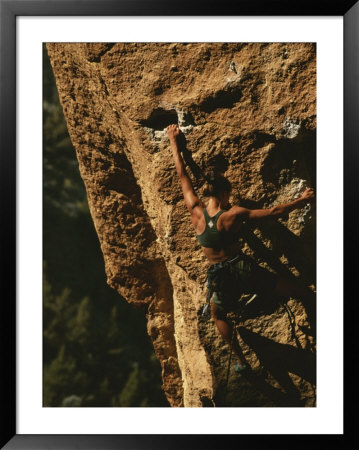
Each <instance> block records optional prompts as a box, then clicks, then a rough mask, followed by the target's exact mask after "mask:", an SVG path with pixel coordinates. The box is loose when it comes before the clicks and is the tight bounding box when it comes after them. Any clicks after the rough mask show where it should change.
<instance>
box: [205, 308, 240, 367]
mask: <svg viewBox="0 0 359 450" xmlns="http://www.w3.org/2000/svg"><path fill="white" fill-rule="evenodd" d="M211 311H212V318H213V320H214V322H215V324H216V326H217V328H218V331H219V332H220V334H221V336H222V337H223V338H224V340H225V341H226V342H227V344H228V345H229V346H232V349H233V351H234V353H235V354H236V356H237V358H238V360H239V364H241V365H242V364H245V358H244V355H243V352H242V349H241V347H240V345H239V342H238V338H237V333H236V331H235V330H234V329H233V326H232V325H231V324H229V323H228V321H227V319H226V316H225V313H223V312H222V311H221V310H220V308H218V306H216V305H215V304H214V303H213V302H211ZM232 333H234V336H233V341H232Z"/></svg>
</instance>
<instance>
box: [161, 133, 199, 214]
mask: <svg viewBox="0 0 359 450" xmlns="http://www.w3.org/2000/svg"><path fill="white" fill-rule="evenodd" d="M179 133H180V130H179V128H178V125H169V126H168V127H167V134H168V137H169V140H170V143H171V148H172V154H173V159H174V162H175V166H176V171H177V174H178V176H179V179H180V182H181V186H182V192H183V197H184V200H185V203H186V206H187V208H188V210H189V212H190V213H191V214H192V213H193V211H194V208H195V206H198V205H200V200H199V198H198V197H197V195H196V193H195V191H194V189H193V185H192V181H191V179H190V177H189V176H188V173H187V171H186V168H185V165H184V162H183V159H182V156H181V155H180V151H179V148H178V141H177V137H178V135H179Z"/></svg>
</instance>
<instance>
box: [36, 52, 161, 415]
mask: <svg viewBox="0 0 359 450" xmlns="http://www.w3.org/2000/svg"><path fill="white" fill-rule="evenodd" d="M43 62H44V65H43V67H44V72H43V75H44V78H43V80H44V101H43V105H44V116H43V117H44V122H43V125H44V128H43V130H44V136H43V137H44V140H43V142H44V147H43V156H44V157H43V180H44V185H43V194H44V195H43V199H44V200H43V224H44V225H43V244H44V246H43V258H44V267H43V363H44V370H43V404H44V406H96V407H98V406H103V407H108V406H117V407H118V406H169V405H168V402H167V400H166V398H165V396H164V393H163V391H162V389H161V382H162V381H161V376H160V371H161V368H160V365H159V363H158V361H157V359H156V358H155V356H154V352H153V346H152V342H151V340H150V338H149V336H148V335H147V332H146V320H145V315H144V312H143V311H141V310H138V309H136V308H134V307H133V306H131V305H129V304H128V303H127V302H126V301H125V300H124V299H123V298H121V296H119V295H118V294H117V293H116V292H114V291H113V290H112V289H111V288H109V287H108V286H107V284H106V277H105V273H104V262H103V256H102V253H101V250H100V246H99V242H98V238H97V235H96V233H95V229H94V226H93V222H92V219H91V217H90V213H89V208H88V205H87V196H86V191H85V188H84V185H83V182H82V179H81V177H80V174H79V169H78V164H77V160H76V156H75V150H74V149H73V147H72V145H71V141H70V139H69V136H68V134H67V129H66V123H65V120H64V117H63V114H62V109H61V106H60V104H59V101H58V95H57V91H56V85H55V82H54V77H53V74H52V69H51V66H50V63H49V59H48V56H47V53H46V49H45V47H44V58H43Z"/></svg>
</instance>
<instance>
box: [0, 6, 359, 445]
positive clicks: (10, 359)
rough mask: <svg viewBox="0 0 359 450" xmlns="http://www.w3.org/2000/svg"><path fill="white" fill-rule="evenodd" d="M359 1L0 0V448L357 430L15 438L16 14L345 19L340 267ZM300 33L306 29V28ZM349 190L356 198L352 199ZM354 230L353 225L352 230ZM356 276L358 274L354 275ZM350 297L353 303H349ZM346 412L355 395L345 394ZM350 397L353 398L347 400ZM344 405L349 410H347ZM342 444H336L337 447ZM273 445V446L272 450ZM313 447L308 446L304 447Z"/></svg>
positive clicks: (358, 89)
mask: <svg viewBox="0 0 359 450" xmlns="http://www.w3.org/2000/svg"><path fill="white" fill-rule="evenodd" d="M358 3H359V2H358V1H356V0H351V1H345V0H343V1H341V2H335V3H330V2H326V1H325V2H324V1H322V0H320V1H319V0H318V1H308V0H305V1H301V2H288V1H276V0H261V1H259V0H252V1H251V0H246V1H238V2H236V3H233V2H230V1H227V0H222V1H221V2H213V1H207V2H204V1H197V2H196V3H195V2H193V1H188V0H184V1H181V2H180V3H176V4H175V5H174V4H172V3H170V2H169V1H168V0H87V1H81V0H61V1H60V0H56V1H52V0H0V33H1V34H0V50H1V63H0V71H1V73H0V76H1V78H0V80H1V85H0V124H1V129H0V171H1V172H0V183H1V218H2V220H1V235H0V236H1V238H0V241H1V253H0V254H1V255H2V261H3V265H2V271H1V281H2V286H3V292H2V300H1V332H2V339H1V362H2V369H1V372H2V375H3V381H2V384H1V406H2V410H3V415H2V417H3V419H2V422H1V441H0V444H1V445H2V447H1V448H5V449H50V448H52V449H60V448H61V449H70V448H78V449H100V448H101V449H152V448H153V449H183V448H187V449H189V448H197V447H201V446H202V445H205V446H206V447H207V448H218V447H219V448H221V447H224V446H225V445H226V446H232V445H234V446H236V447H237V446H239V445H241V446H242V445H243V446H244V445H248V444H250V445H265V446H267V448H268V444H267V442H268V440H270V441H274V440H276V441H277V442H276V448H278V447H280V446H281V445H283V446H284V445H288V442H287V441H288V440H289V442H290V445H291V446H292V447H293V446H294V447H299V446H300V447H303V446H304V445H308V442H310V444H311V443H314V442H315V441H316V440H317V438H323V437H325V438H328V439H330V440H331V441H332V442H333V444H334V443H335V445H336V447H337V448H339V446H340V447H341V448H344V443H343V440H344V439H345V440H348V441H349V439H350V435H351V433H352V431H354V420H355V415H350V417H349V416H348V417H347V418H346V420H345V422H344V424H345V426H344V434H343V435H325V436H323V435H315V436H312V435H310V436H309V435H295V436H294V435H289V436H288V435H285V430H283V433H284V434H283V435H166V433H165V432H166V430H164V433H163V434H161V435H19V434H16V250H17V248H16V17H18V16H131V15H133V16H157V15H158V16H171V15H177V16H342V17H343V19H344V68H345V71H344V208H345V211H346V215H345V221H344V225H345V229H344V231H345V234H346V235H347V236H349V237H350V240H349V239H346V240H345V241H344V256H345V262H348V260H349V259H350V260H351V259H352V257H354V252H355V250H356V247H357V245H356V244H357V242H356V241H357V239H358V238H357V232H356V228H357V227H356V224H357V223H358V220H357V210H358V209H357V208H356V200H355V192H356V189H355V186H357V181H356V180H357V178H358V176H357V171H358V168H359V165H358V159H359V154H358V151H357V143H358V135H359V126H358V124H359V105H358V103H359V102H358V99H359V54H358V53H359V4H358ZM303 32H305V31H303ZM353 193H354V195H353ZM354 227H355V228H354ZM353 275H354V274H353V273H351V272H350V271H346V272H345V271H344V286H345V292H351V285H350V281H351V280H352V279H353ZM354 278H355V277H354ZM351 297H352V300H353V302H352V303H351V304H348V305H346V306H345V321H346V322H345V323H346V332H345V333H346V336H345V337H346V339H345V342H348V341H351V340H354V338H355V335H354V332H353V331H352V330H355V329H356V328H355V324H354V320H355V311H354V310H353V308H354V307H353V304H354V303H355V302H354V300H355V291H354V290H353V295H352V296H351ZM349 300H350V298H349ZM349 352H350V354H349ZM352 352H353V349H350V350H349V349H348V348H346V349H345V351H344V356H345V370H346V373H350V372H352V370H355V367H352V365H353V364H354V365H355V362H353V361H354V358H352V357H351V356H350V355H351V354H352ZM345 394H346V397H345V408H346V410H347V409H350V403H351V401H352V397H351V394H350V392H349V393H348V390H346V391H345ZM349 398H350V399H349ZM348 405H349V406H348ZM339 441H340V442H339ZM273 448H274V447H273ZM309 448H311V445H309Z"/></svg>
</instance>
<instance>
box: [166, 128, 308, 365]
mask: <svg viewBox="0 0 359 450" xmlns="http://www.w3.org/2000/svg"><path fill="white" fill-rule="evenodd" d="M167 135H168V137H169V140H170V144H171V148H172V152H173V159H174V163H175V166H176V171H177V174H178V176H179V179H180V182H181V186H182V192H183V197H184V200H185V203H186V206H187V208H188V210H189V213H190V215H191V220H192V225H193V226H194V229H195V230H196V234H197V239H198V241H199V243H200V245H201V247H202V249H203V252H204V254H205V256H206V257H207V259H208V261H209V263H210V268H209V270H208V274H207V287H209V288H210V289H212V291H213V295H212V298H211V314H212V318H213V320H214V322H215V324H216V326H217V328H218V331H219V332H220V334H221V335H222V337H223V338H224V339H225V341H226V342H227V343H228V344H229V345H230V346H231V348H232V350H233V351H234V353H235V355H236V356H237V358H238V363H237V364H235V366H234V369H235V371H237V372H246V371H248V370H250V367H249V365H248V364H247V363H246V360H245V357H244V355H243V352H242V350H241V347H240V345H239V342H238V339H237V336H236V333H234V330H233V326H232V325H231V323H230V322H229V321H228V320H227V313H228V312H230V311H232V310H233V309H234V304H235V303H236V302H237V301H238V298H239V297H240V296H241V293H242V292H243V289H246V288H248V290H249V292H256V293H257V294H259V295H261V294H263V293H267V294H268V293H269V292H272V294H274V295H282V296H283V295H284V296H293V294H294V295H295V294H298V292H299V290H300V289H299V290H298V289H297V288H298V287H297V286H295V285H293V283H292V282H291V281H289V280H287V279H286V278H284V277H282V276H280V275H275V274H273V273H271V272H269V271H267V270H265V269H263V268H261V267H259V266H257V265H256V264H253V263H251V262H250V261H249V260H246V258H245V255H244V254H243V253H242V254H241V253H240V250H239V248H238V246H237V245H236V243H237V242H238V237H239V234H240V232H241V229H242V226H243V223H244V222H249V221H252V220H262V219H266V218H278V217H281V216H284V215H286V214H288V213H289V212H290V211H293V210H295V209H298V208H302V207H303V206H305V205H306V204H307V203H308V202H310V201H312V200H313V199H314V191H313V189H312V188H307V189H305V191H304V192H303V193H302V195H301V197H300V198H298V199H296V200H293V201H291V202H289V203H285V204H281V205H277V206H274V207H272V208H269V209H247V208H243V207H241V206H231V205H230V202H229V198H230V193H231V183H230V182H229V180H228V179H226V178H225V177H224V176H223V175H216V174H214V173H212V174H210V175H209V176H207V177H206V183H205V185H204V189H203V196H204V197H207V199H208V201H207V202H206V205H205V204H204V203H203V202H202V201H201V200H200V199H199V198H198V196H197V194H196V192H195V191H194V188H193V185H192V182H191V179H190V177H189V176H188V174H187V171H186V168H185V164H184V161H183V159H182V156H181V154H180V150H179V145H178V136H179V135H180V129H179V127H178V125H177V124H172V125H169V126H168V127H167ZM240 290H241V291H240ZM296 290H297V292H296ZM238 292H240V293H239V294H238Z"/></svg>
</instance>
